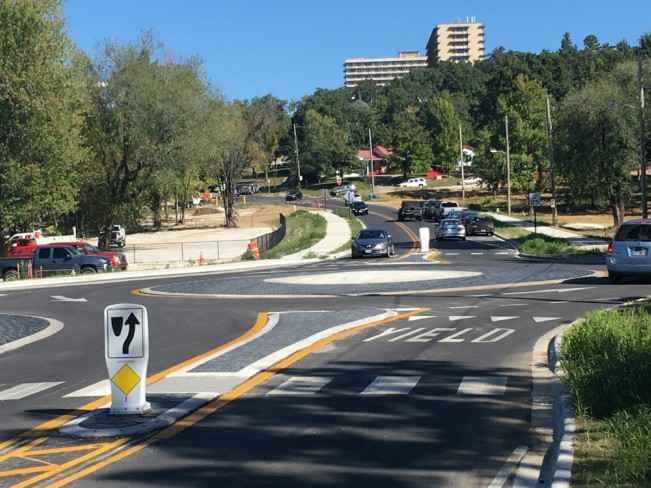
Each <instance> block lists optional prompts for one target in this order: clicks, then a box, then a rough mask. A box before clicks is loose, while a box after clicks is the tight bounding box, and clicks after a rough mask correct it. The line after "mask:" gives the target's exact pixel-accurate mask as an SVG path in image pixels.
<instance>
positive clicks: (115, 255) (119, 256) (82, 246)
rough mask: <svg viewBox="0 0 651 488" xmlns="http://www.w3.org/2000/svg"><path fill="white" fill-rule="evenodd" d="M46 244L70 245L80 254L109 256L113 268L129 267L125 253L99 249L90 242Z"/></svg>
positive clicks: (124, 269)
mask: <svg viewBox="0 0 651 488" xmlns="http://www.w3.org/2000/svg"><path fill="white" fill-rule="evenodd" d="M47 245H48V246H55V245H61V246H72V247H74V248H75V249H76V250H77V251H79V252H80V253H81V254H86V255H95V256H102V257H105V258H109V259H110V260H111V266H112V267H113V268H116V269H121V270H123V271H126V270H127V269H128V267H129V263H128V262H127V255H126V254H125V253H123V252H119V251H101V250H100V249H98V248H96V247H95V246H93V245H92V244H89V243H87V242H84V241H72V242H57V243H54V244H47ZM39 247H40V246H39Z"/></svg>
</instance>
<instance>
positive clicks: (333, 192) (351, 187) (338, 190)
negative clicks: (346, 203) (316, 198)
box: [330, 185, 357, 197]
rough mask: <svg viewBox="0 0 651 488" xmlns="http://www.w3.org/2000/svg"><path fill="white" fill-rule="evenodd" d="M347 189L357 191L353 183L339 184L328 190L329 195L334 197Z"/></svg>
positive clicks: (347, 190)
mask: <svg viewBox="0 0 651 488" xmlns="http://www.w3.org/2000/svg"><path fill="white" fill-rule="evenodd" d="M349 191H357V188H356V187H355V185H341V186H338V187H337V188H333V189H332V190H330V196H331V197H336V196H337V195H344V194H345V193H346V192H349Z"/></svg>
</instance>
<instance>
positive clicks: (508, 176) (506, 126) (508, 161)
mask: <svg viewBox="0 0 651 488" xmlns="http://www.w3.org/2000/svg"><path fill="white" fill-rule="evenodd" d="M504 131H505V134H506V211H507V212H508V214H509V215H511V155H510V151H511V148H510V145H509V116H508V115H505V116H504Z"/></svg>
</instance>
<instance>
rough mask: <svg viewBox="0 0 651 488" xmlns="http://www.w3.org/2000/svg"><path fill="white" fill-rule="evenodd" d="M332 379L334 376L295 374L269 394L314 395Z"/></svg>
mask: <svg viewBox="0 0 651 488" xmlns="http://www.w3.org/2000/svg"><path fill="white" fill-rule="evenodd" d="M331 381H332V376H294V377H292V378H289V379H288V380H287V381H285V382H284V383H283V384H282V385H280V386H279V387H277V388H275V389H273V390H271V391H270V392H269V393H268V395H313V394H315V393H316V392H317V391H319V390H320V389H321V388H323V387H324V386H325V385H327V384H328V383H330V382H331Z"/></svg>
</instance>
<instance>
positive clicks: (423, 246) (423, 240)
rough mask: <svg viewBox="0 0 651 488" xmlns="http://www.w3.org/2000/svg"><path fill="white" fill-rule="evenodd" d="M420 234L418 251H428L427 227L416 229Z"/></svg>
mask: <svg viewBox="0 0 651 488" xmlns="http://www.w3.org/2000/svg"><path fill="white" fill-rule="evenodd" d="M418 235H419V236H420V252H429V227H421V228H420V229H418Z"/></svg>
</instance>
